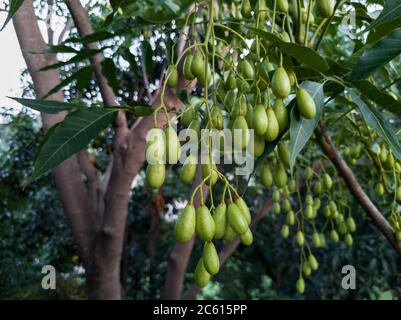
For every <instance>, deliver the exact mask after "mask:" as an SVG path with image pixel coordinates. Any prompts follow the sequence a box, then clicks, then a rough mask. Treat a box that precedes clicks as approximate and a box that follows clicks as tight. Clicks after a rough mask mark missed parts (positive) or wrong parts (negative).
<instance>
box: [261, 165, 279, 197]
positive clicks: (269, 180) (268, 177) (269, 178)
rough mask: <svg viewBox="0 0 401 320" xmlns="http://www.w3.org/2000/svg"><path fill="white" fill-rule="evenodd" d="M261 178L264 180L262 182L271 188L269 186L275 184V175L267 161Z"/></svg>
mask: <svg viewBox="0 0 401 320" xmlns="http://www.w3.org/2000/svg"><path fill="white" fill-rule="evenodd" d="M260 178H261V180H262V184H263V185H264V186H265V187H266V188H269V187H271V186H272V185H273V175H272V172H271V170H270V167H269V165H268V164H267V163H264V164H263V167H262V172H261V176H260ZM279 196H280V195H279Z"/></svg>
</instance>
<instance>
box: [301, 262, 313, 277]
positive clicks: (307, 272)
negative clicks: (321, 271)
mask: <svg viewBox="0 0 401 320" xmlns="http://www.w3.org/2000/svg"><path fill="white" fill-rule="evenodd" d="M302 272H303V274H304V275H305V276H307V277H308V276H310V275H311V273H312V268H311V267H310V264H309V261H308V260H305V261H304V262H303V263H302Z"/></svg>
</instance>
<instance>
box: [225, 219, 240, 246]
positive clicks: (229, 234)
mask: <svg viewBox="0 0 401 320" xmlns="http://www.w3.org/2000/svg"><path fill="white" fill-rule="evenodd" d="M236 236H237V234H236V233H235V231H234V230H233V228H231V226H230V224H229V223H227V224H226V232H225V233H224V238H223V239H224V241H226V242H231V241H234V239H235V237H236Z"/></svg>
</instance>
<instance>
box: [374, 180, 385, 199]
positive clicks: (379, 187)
mask: <svg viewBox="0 0 401 320" xmlns="http://www.w3.org/2000/svg"><path fill="white" fill-rule="evenodd" d="M375 190H376V193H377V195H378V196H383V195H384V186H383V183H380V182H379V183H378V184H376V188H375Z"/></svg>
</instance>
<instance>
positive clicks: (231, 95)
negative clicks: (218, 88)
mask: <svg viewBox="0 0 401 320" xmlns="http://www.w3.org/2000/svg"><path fill="white" fill-rule="evenodd" d="M236 99H237V93H236V92H235V91H234V90H229V91H227V94H226V96H225V97H224V107H225V109H226V110H227V111H228V112H230V111H231V110H232V109H233V106H234V105H235V101H236Z"/></svg>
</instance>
